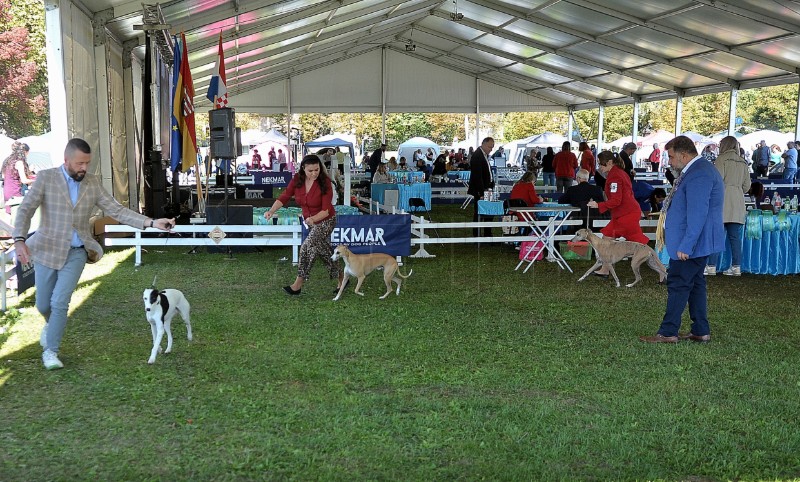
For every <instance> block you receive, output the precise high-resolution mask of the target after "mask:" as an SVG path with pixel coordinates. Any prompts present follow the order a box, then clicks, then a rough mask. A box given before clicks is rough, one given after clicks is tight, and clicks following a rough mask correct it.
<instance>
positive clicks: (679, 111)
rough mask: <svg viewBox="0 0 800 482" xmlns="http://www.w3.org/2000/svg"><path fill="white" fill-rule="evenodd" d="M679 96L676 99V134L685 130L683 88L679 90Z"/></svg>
mask: <svg viewBox="0 0 800 482" xmlns="http://www.w3.org/2000/svg"><path fill="white" fill-rule="evenodd" d="M677 92H678V97H677V98H676V99H675V135H676V136H678V135H680V134H681V132H683V94H684V92H683V90H678V91H677Z"/></svg>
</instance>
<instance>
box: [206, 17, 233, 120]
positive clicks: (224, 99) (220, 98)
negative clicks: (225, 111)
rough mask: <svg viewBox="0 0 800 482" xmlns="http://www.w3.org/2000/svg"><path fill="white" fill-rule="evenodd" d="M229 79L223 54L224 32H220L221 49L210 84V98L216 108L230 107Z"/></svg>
mask: <svg viewBox="0 0 800 482" xmlns="http://www.w3.org/2000/svg"><path fill="white" fill-rule="evenodd" d="M227 84H228V80H227V79H226V78H225V56H224V55H223V54H222V32H220V33H219V49H218V51H217V63H216V64H215V65H214V71H213V72H212V73H211V84H209V86H208V94H207V95H206V97H208V100H210V101H211V102H213V103H214V108H215V109H219V108H221V107H228V85H227Z"/></svg>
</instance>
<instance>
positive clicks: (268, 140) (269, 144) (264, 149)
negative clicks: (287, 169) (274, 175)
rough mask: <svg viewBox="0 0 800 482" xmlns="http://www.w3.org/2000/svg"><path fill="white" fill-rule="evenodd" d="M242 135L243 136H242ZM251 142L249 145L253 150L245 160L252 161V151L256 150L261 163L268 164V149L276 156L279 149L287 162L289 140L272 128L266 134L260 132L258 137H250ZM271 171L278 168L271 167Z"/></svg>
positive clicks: (243, 142) (289, 154) (288, 157)
mask: <svg viewBox="0 0 800 482" xmlns="http://www.w3.org/2000/svg"><path fill="white" fill-rule="evenodd" d="M242 135H243V136H244V134H242ZM251 140H252V141H253V142H251V143H250V144H249V145H251V146H253V148H252V149H251V150H250V153H249V156H248V159H247V160H250V159H252V157H253V151H255V150H257V151H258V154H259V155H260V156H261V162H262V163H267V162H269V160H268V157H269V151H270V149H275V154H276V156H277V154H278V149H280V150H282V151H283V153H284V154H285V155H286V159H287V160H289V159H290V157H291V150H290V149H289V138H288V137H286V136H285V135H283V134H281V133H280V131H278V130H276V129H274V128H273V129H270V130H269V131H267V132H260V135H258V136H253V137H251ZM242 144H245V141H244V139H242ZM272 170H273V171H277V170H278V166H272Z"/></svg>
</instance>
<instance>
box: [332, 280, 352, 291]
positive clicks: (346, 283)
mask: <svg viewBox="0 0 800 482" xmlns="http://www.w3.org/2000/svg"><path fill="white" fill-rule="evenodd" d="M349 284H350V278H347V281H345V282H344V289H347V285H349ZM333 294H335V295H338V294H339V288H334V289H333Z"/></svg>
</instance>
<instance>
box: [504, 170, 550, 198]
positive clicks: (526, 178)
mask: <svg viewBox="0 0 800 482" xmlns="http://www.w3.org/2000/svg"><path fill="white" fill-rule="evenodd" d="M535 184H536V175H534V174H533V171H526V172H525V174H523V175H522V177H521V178H520V179H519V181H517V183H516V184H514V187H513V188H511V195H510V196H509V199H522V200H523V201H525V205H526V206H533V205H534V204H541V202H542V200H541V199H540V198H539V195H538V194H536V188H535V187H534V185H535Z"/></svg>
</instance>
